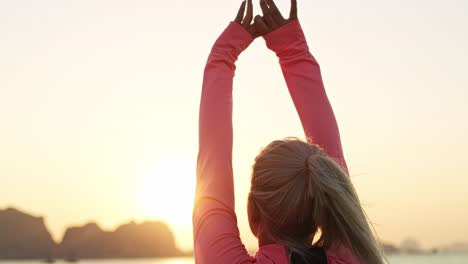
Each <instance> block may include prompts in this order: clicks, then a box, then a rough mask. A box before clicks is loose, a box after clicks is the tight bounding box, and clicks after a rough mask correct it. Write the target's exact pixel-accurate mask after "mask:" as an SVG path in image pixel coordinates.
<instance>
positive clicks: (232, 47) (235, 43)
mask: <svg viewBox="0 0 468 264" xmlns="http://www.w3.org/2000/svg"><path fill="white" fill-rule="evenodd" d="M253 40H254V39H253V37H252V36H251V35H250V34H249V33H248V32H247V30H245V29H244V28H243V27H242V26H241V25H239V24H238V23H236V22H231V23H229V25H228V27H227V28H226V29H225V30H224V32H223V33H222V34H221V36H219V38H218V39H217V40H216V42H215V44H214V46H213V52H217V53H220V52H221V53H223V54H226V55H229V56H230V57H232V58H233V59H234V60H236V59H237V57H238V56H239V55H240V54H241V53H242V52H243V51H244V50H245V49H247V48H248V47H249V46H250V44H251V43H252V42H253Z"/></svg>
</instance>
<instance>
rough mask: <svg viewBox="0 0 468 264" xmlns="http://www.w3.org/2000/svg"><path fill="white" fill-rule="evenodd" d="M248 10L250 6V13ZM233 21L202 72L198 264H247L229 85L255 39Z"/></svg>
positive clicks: (196, 231) (196, 233)
mask: <svg viewBox="0 0 468 264" xmlns="http://www.w3.org/2000/svg"><path fill="white" fill-rule="evenodd" d="M251 7H252V2H251V1H250V3H249V10H250V12H251ZM243 9H245V2H244V3H243V5H242V7H241V11H242V17H243ZM239 14H241V12H239ZM250 16H252V15H250ZM242 17H240V18H241V20H242ZM238 18H239V17H238ZM238 18H237V19H236V21H237V22H231V23H230V24H229V26H228V27H227V28H226V30H225V31H224V32H223V33H222V35H221V36H220V37H219V38H218V40H217V41H216V43H215V44H214V46H213V48H212V50H211V53H210V55H209V57H208V61H207V64H206V67H205V72H204V79H203V90H202V95H201V104H200V117H199V153H198V162H197V187H196V195H195V207H194V211H193V231H194V251H195V252H194V253H195V260H196V263H197V264H198V263H209V264H211V263H247V261H249V260H250V256H249V255H248V253H247V251H246V250H245V247H244V245H243V244H242V242H241V240H240V236H239V230H238V227H237V218H236V215H235V212H234V208H235V205H234V183H233V171H232V143H233V139H232V138H233V131H232V85H233V78H234V71H235V68H236V66H235V61H236V60H237V58H238V56H239V55H240V53H241V52H242V51H243V50H244V49H246V48H247V47H248V46H249V45H250V43H251V42H252V41H253V36H254V35H253V34H249V30H250V29H251V28H250V22H251V21H252V18H250V20H249V21H248V23H247V24H243V23H242V22H239V21H238ZM246 19H248V18H246ZM244 26H245V27H244Z"/></svg>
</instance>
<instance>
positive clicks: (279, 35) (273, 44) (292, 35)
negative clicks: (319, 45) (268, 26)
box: [263, 20, 309, 58]
mask: <svg viewBox="0 0 468 264" xmlns="http://www.w3.org/2000/svg"><path fill="white" fill-rule="evenodd" d="M263 38H264V39H265V42H266V44H267V47H268V48H269V49H271V50H272V51H274V52H275V53H276V55H278V57H280V58H287V57H292V56H295V55H297V54H300V53H304V52H309V46H308V45H307V40H306V38H305V35H304V31H303V30H302V27H301V24H300V23H299V20H294V21H292V22H290V23H289V24H286V25H284V26H282V27H280V28H279V29H277V30H275V31H273V32H271V33H269V34H267V35H265V36H264V37H263Z"/></svg>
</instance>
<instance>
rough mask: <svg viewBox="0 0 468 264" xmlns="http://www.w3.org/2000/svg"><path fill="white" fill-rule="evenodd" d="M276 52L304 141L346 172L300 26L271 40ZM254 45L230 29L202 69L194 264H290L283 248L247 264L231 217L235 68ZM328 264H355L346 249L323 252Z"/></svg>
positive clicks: (266, 249) (264, 250) (268, 249)
mask: <svg viewBox="0 0 468 264" xmlns="http://www.w3.org/2000/svg"><path fill="white" fill-rule="evenodd" d="M264 38H265V40H266V43H267V46H268V47H269V48H270V49H271V50H273V51H274V52H276V54H277V55H278V57H279V60H280V64H281V68H282V71H283V74H284V77H285V80H286V83H287V86H288V88H289V92H290V94H291V97H292V99H293V101H294V104H295V107H296V109H297V111H298V113H299V116H300V119H301V122H302V125H303V128H304V131H305V134H306V137H307V138H308V140H309V141H310V142H311V143H314V144H317V145H319V146H320V147H322V148H323V149H324V150H325V151H326V152H327V154H328V155H329V156H330V157H332V158H334V159H336V160H337V161H338V163H339V164H340V165H341V166H342V167H343V168H344V169H345V170H346V171H347V166H346V162H345V159H344V156H343V150H342V147H341V140H340V134H339V131H338V126H337V123H336V119H335V116H334V113H333V110H332V107H331V105H330V102H329V100H328V98H327V95H326V92H325V88H324V86H323V82H322V77H321V73H320V68H319V65H318V63H317V61H316V60H315V59H314V57H313V56H312V55H311V53H310V52H309V48H308V45H307V42H306V39H305V36H304V33H303V31H302V28H301V26H300V23H299V21H297V20H296V21H293V22H291V23H289V24H287V25H285V26H283V27H281V28H280V29H278V30H276V31H274V32H272V33H270V34H268V35H266V36H265V37H264ZM252 41H253V39H252V37H251V36H250V35H249V34H248V33H247V31H246V30H244V29H243V28H242V27H241V26H240V25H239V24H237V23H234V22H232V23H231V24H230V25H229V26H228V27H227V29H226V30H225V31H224V32H223V34H222V35H221V36H220V37H219V38H218V40H217V41H216V43H215V45H214V46H213V49H212V51H211V54H210V56H209V58H208V62H207V64H206V68H205V75H204V80H203V91H202V96H201V105H200V120H199V154H198V164H197V188H196V197H195V207H194V211H193V230H194V254H195V261H196V263H197V264H205V263H208V264H214V263H223V264H229V263H232V264H234V263H236V264H243V263H259V264H266V263H268V264H273V263H275V264H287V263H289V260H288V251H287V248H286V247H285V246H283V245H279V244H272V245H266V246H261V247H260V249H259V250H258V252H257V254H256V255H255V256H250V255H249V254H248V253H247V251H246V249H245V246H244V245H243V244H242V241H241V240H240V236H239V229H238V226H237V217H236V214H235V211H234V208H235V206H234V183H233V170H232V144H233V131H232V105H233V102H232V85H233V78H234V72H235V68H236V66H235V62H236V60H237V58H238V56H239V55H240V54H241V52H242V51H244V50H245V49H246V48H247V47H248V46H249V45H250V44H251V43H252ZM326 254H327V260H328V263H329V264H357V263H358V261H357V259H356V258H355V257H354V256H353V255H352V254H351V252H350V251H349V250H347V249H343V248H341V249H339V250H338V249H334V250H328V251H327V252H326Z"/></svg>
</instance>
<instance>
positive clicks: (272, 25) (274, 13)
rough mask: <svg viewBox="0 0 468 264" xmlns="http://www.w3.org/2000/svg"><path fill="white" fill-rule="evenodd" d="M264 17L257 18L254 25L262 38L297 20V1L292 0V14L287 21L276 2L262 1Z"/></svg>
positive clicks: (271, 0)
mask: <svg viewBox="0 0 468 264" xmlns="http://www.w3.org/2000/svg"><path fill="white" fill-rule="evenodd" d="M260 6H261V8H262V11H263V16H256V17H255V19H254V21H255V23H254V25H255V27H256V29H257V32H258V33H259V34H260V35H261V36H265V35H267V34H269V33H271V32H273V31H275V30H277V29H279V28H280V27H282V26H284V25H286V24H289V23H290V22H292V21H294V20H296V19H297V0H291V12H290V16H289V18H288V19H285V18H284V17H283V15H281V12H280V11H279V9H278V7H277V6H276V4H275V2H274V0H260Z"/></svg>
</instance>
